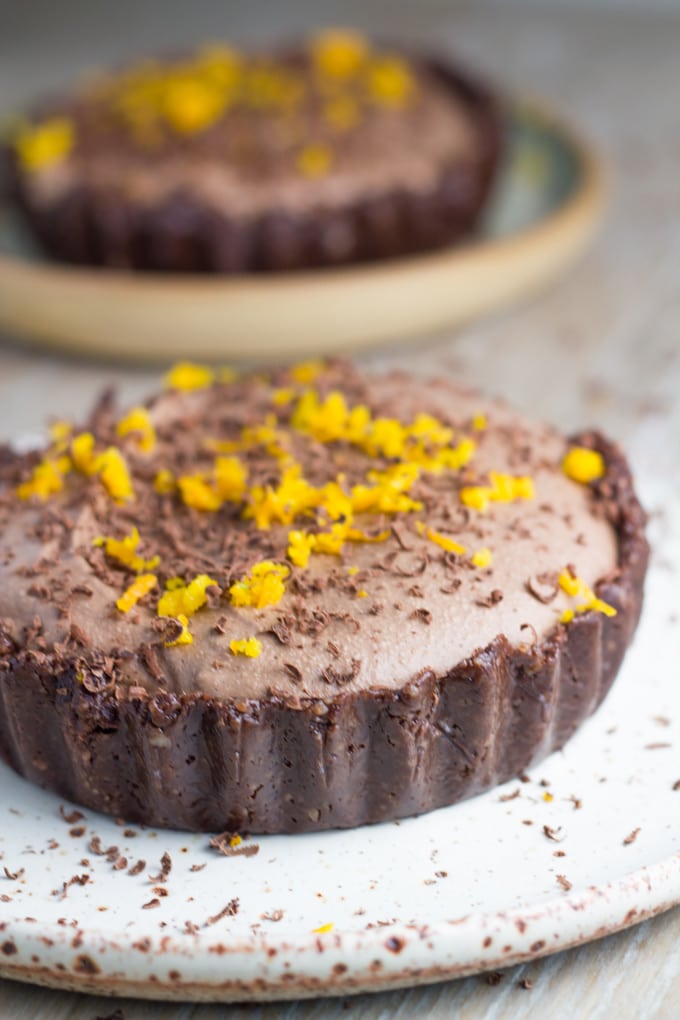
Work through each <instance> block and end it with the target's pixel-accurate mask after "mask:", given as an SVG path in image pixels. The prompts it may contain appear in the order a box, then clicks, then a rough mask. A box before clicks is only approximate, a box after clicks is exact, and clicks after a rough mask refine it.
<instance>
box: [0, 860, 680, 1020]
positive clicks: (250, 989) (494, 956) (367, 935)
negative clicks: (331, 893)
mask: <svg viewBox="0 0 680 1020" xmlns="http://www.w3.org/2000/svg"><path fill="white" fill-rule="evenodd" d="M641 887H645V888H646V890H647V894H648V895H651V899H648V901H647V902H646V903H645V904H644V905H641V903H640V889H641ZM652 894H654V895H652ZM677 906H680V851H678V852H676V853H674V854H671V856H670V857H666V858H663V859H662V860H660V861H657V862H656V863H654V864H651V865H643V866H642V867H639V868H637V869H634V870H632V871H630V872H628V873H626V874H625V875H623V876H621V877H619V878H618V879H616V880H614V881H612V882H606V883H604V884H602V885H597V886H589V887H586V888H585V889H581V890H580V891H577V892H575V893H573V894H564V895H563V896H561V897H560V896H553V897H552V898H550V899H548V900H545V901H543V902H541V903H540V904H539V905H538V906H537V907H534V908H531V907H529V908H527V907H526V906H519V907H515V908H512V909H511V910H507V911H491V912H482V913H477V914H468V915H465V916H463V917H462V918H452V919H448V920H445V921H438V922H436V923H435V924H433V925H427V924H426V925H415V924H404V923H403V922H400V923H396V924H394V923H392V924H389V925H381V926H380V927H376V928H372V929H369V930H367V929H357V930H351V929H350V930H344V931H337V932H335V931H334V932H332V933H327V934H315V933H314V932H310V933H306V934H305V935H299V936H295V935H293V936H288V937H280V936H277V934H276V932H275V931H273V932H271V933H269V932H267V933H266V934H258V935H251V936H249V937H247V938H242V937H241V938H237V939H231V940H230V941H229V942H227V941H214V942H212V941H211V942H210V943H206V945H205V946H202V947H200V950H199V952H198V953H197V955H198V956H199V957H203V958H206V959H207V958H209V957H211V956H212V957H213V959H217V960H219V962H220V972H219V973H218V974H217V975H216V978H215V980H208V981H206V980H203V979H202V980H199V981H192V980H190V979H188V978H187V979H186V980H185V979H183V978H182V979H177V980H176V981H168V980H167V979H166V980H165V982H163V981H161V980H159V979H157V978H156V979H152V978H150V977H149V978H141V979H131V978H129V977H126V978H123V979H122V980H121V979H120V977H118V976H117V973H116V972H115V971H114V970H113V968H109V969H108V971H107V969H106V968H105V967H103V968H102V970H101V972H100V974H98V975H94V974H92V973H88V972H84V973H80V974H79V973H78V972H77V971H74V970H70V971H69V970H68V969H64V970H63V971H61V970H48V969H47V968H46V967H38V966H37V965H33V966H31V965H28V964H26V963H16V964H14V963H12V962H11V959H7V958H5V959H3V958H0V978H6V979H9V980H16V981H28V982H30V983H33V984H38V985H42V986H44V987H49V988H55V989H63V990H72V991H80V992H86V993H94V994H109V995H114V996H116V997H119V996H131V997H136V998H139V999H144V1000H156V1001H193V1002H200V1001H204V1002H215V1003H219V1002H224V1003H226V1002H246V1001H252V1002H256V1001H261V1002H265V1001H272V1000H276V999H280V1000H284V999H298V998H310V997H323V996H331V995H353V994H362V993H367V992H371V993H373V992H382V991H389V990H390V989H397V988H403V987H414V986H417V985H422V984H428V983H434V982H437V981H446V980H452V979H455V978H462V977H467V976H469V975H471V974H476V973H480V972H484V971H489V970H494V969H497V968H499V967H502V968H505V967H509V966H514V965H517V964H520V963H526V962H528V961H531V960H535V959H540V958H541V957H544V956H549V955H552V954H553V953H557V952H563V951H565V950H567V949H571V948H575V947H577V946H580V945H584V944H586V943H588V942H591V941H595V940H597V939H599V938H603V937H605V936H607V935H611V934H614V933H615V932H618V931H622V930H625V929H627V928H630V927H634V926H635V925H637V924H640V923H642V922H643V921H646V920H648V919H650V918H652V917H655V916H657V915H659V914H662V913H664V912H666V911H668V910H671V909H673V908H674V907H677ZM565 919H567V920H570V921H571V923H570V924H567V925H565ZM584 921H585V924H584V923H583V922H584ZM556 925H559V926H560V931H559V932H555V931H553V930H552V929H553V928H554V927H555V926H556ZM484 932H487V933H489V932H493V933H494V934H493V936H491V938H490V939H489V940H488V941H489V944H488V946H487V945H486V944H485V943H486V940H485V942H484V943H483V942H481V941H479V942H478V945H479V947H480V949H479V952H478V955H477V956H476V957H475V956H473V954H472V953H470V952H468V953H467V954H466V959H464V960H463V961H462V962H460V961H459V962H455V960H454V961H453V962H449V963H446V962H441V961H442V958H443V957H444V956H445V955H447V954H451V953H453V954H454V955H455V954H456V948H457V946H460V944H461V943H463V942H465V940H466V939H470V940H472V939H473V938H477V939H479V936H481V935H482V934H483V933H484ZM72 933H73V929H71V928H65V927H59V926H57V925H56V924H55V925H52V926H49V925H48V926H43V925H41V926H40V935H37V932H36V929H34V928H33V927H32V925H31V923H29V922H28V921H27V920H19V919H17V920H15V921H14V922H13V923H12V922H7V923H6V924H5V925H4V927H2V928H0V937H1V938H2V940H3V942H6V941H7V940H11V941H14V939H15V938H16V939H18V940H20V941H23V940H26V941H28V943H29V944H30V943H31V941H36V940H37V941H40V942H41V943H42V942H43V941H44V937H45V936H48V937H49V938H50V939H51V938H52V937H53V936H54V939H53V944H54V945H55V946H59V945H60V944H61V945H62V946H63V948H64V949H66V948H67V946H68V945H69V942H70V941H71V940H72ZM26 936H27V938H26ZM31 936H34V939H33V940H31ZM414 936H415V938H414ZM447 936H448V937H447ZM409 937H411V939H412V940H413V945H414V946H415V951H414V952H411V953H410V954H407V955H408V958H409V959H410V962H409V963H405V965H404V966H401V967H400V966H398V965H397V964H396V962H395V965H394V966H392V967H389V966H384V963H385V961H386V962H387V963H388V964H389V963H390V962H392V961H397V960H398V959H399V957H398V955H396V953H395V951H394V949H388V951H387V953H386V952H385V947H386V945H387V944H388V943H389V942H390V941H391V940H394V939H397V940H399V941H400V942H403V944H404V947H405V948H407V947H408V939H409ZM81 938H82V941H80V940H79V945H78V948H80V949H82V951H83V952H84V953H86V954H87V953H88V952H89V953H92V954H93V955H95V951H94V949H93V946H94V945H95V944H96V942H97V941H98V940H101V941H102V942H106V941H107V939H109V940H110V939H111V938H112V937H111V936H107V935H106V934H105V933H103V932H102V931H101V930H95V929H92V928H89V929H88V931H87V933H86V935H85V937H82V936H81ZM181 938H182V939H186V938H187V936H181ZM227 938H228V937H227ZM350 939H352V940H356V942H355V943H354V944H353V945H352V947H351V949H348V948H347V947H346V946H345V945H344V943H345V942H346V941H349V940H350ZM134 940H135V935H134V932H132V933H128V932H125V933H118V934H116V936H115V944H116V948H117V949H118V948H122V950H123V951H124V952H126V953H128V954H129V953H130V952H131V951H132V950H135V949H139V947H138V946H135V945H134V944H133V942H134ZM138 940H139V936H138V937H137V941H138ZM508 940H514V942H515V945H512V942H509V941H508ZM146 941H148V942H150V948H147V949H146V950H144V955H145V956H146V958H147V959H158V960H162V955H161V957H157V956H156V955H155V953H154V949H155V948H156V947H157V946H159V945H160V943H161V942H162V943H163V948H162V951H161V954H162V953H167V954H168V959H166V960H165V961H162V966H164V967H166V969H167V967H172V964H173V962H175V961H177V960H179V961H180V965H181V960H182V959H183V956H184V953H185V951H186V947H187V943H186V941H185V942H184V943H182V942H181V941H180V938H178V937H173V936H168V935H161V936H153V937H150V938H148V939H147V940H146ZM433 941H436V943H437V952H436V959H437V960H439V961H440V962H438V963H435V962H434V960H430V961H429V965H428V960H427V951H428V950H431V946H432V942H433ZM427 943H429V945H427ZM442 943H445V945H442ZM493 943H495V944H496V945H497V946H498V947H501V946H502V947H503V948H502V949H500V948H495V947H494V949H493V950H491V945H492V944H493ZM154 944H156V945H154ZM410 948H411V949H413V946H412V947H410ZM272 950H274V951H275V952H276V953H281V954H284V955H287V957H288V958H290V959H294V960H295V961H296V963H297V964H298V968H299V971H300V973H295V971H293V972H292V973H291V975H290V976H291V978H292V979H291V980H285V979H284V978H283V973H284V972H283V971H282V972H281V973H280V974H279V975H278V978H277V976H274V978H273V980H269V979H267V978H263V977H262V976H261V975H260V976H255V971H256V970H259V969H260V967H259V965H258V961H261V958H262V955H263V954H267V956H272V955H274V954H273V953H272V952H271V951H272ZM141 955H142V951H141V950H140V957H141ZM352 955H359V956H360V957H361V958H362V960H364V961H365V960H366V959H367V958H368V957H372V959H373V961H375V959H376V958H377V959H381V961H382V964H383V965H382V966H381V968H380V969H379V970H377V969H372V968H370V967H369V968H368V969H367V968H366V967H365V966H364V967H363V971H362V965H361V964H360V965H359V966H358V967H353V966H352V965H351V963H350V964H349V965H348V966H346V968H345V970H344V971H343V972H342V973H337V974H335V973H334V974H333V976H329V977H323V976H321V977H318V976H316V975H315V974H314V973H313V971H314V969H315V968H314V967H313V966H311V967H310V966H309V963H310V962H311V963H312V964H313V962H314V961H317V962H318V961H319V960H320V959H323V958H324V957H326V958H327V962H328V964H329V965H330V963H332V962H333V961H336V962H337V961H338V960H347V958H348V956H352ZM390 957H391V959H390ZM249 959H250V960H251V961H253V962H254V964H255V966H254V967H253V968H252V971H253V974H252V975H248V976H246V977H239V974H242V973H243V972H242V970H240V969H239V970H237V969H236V967H235V965H238V964H242V963H243V962H244V961H248V960H249ZM230 968H231V969H230ZM369 972H370V976H369ZM112 985H114V986H115V988H114V989H113V990H112Z"/></svg>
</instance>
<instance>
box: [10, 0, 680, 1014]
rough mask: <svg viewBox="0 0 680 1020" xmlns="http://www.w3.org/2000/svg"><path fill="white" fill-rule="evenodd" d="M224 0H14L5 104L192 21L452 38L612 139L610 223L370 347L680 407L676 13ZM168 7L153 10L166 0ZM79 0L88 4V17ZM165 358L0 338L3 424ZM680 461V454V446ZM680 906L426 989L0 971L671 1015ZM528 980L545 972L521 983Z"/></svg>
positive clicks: (626, 428)
mask: <svg viewBox="0 0 680 1020" xmlns="http://www.w3.org/2000/svg"><path fill="white" fill-rule="evenodd" d="M236 6H238V8H239V14H242V9H243V5H240V4H239V5H234V6H233V7H232V8H228V7H227V8H226V9H223V8H222V6H221V5H214V4H212V3H210V2H209V0H194V2H192V4H180V3H179V2H178V0H172V2H169V3H166V4H164V5H163V12H164V17H163V19H159V18H157V17H156V18H154V17H152V16H151V10H150V9H149V8H147V10H138V7H139V5H138V4H137V3H136V0H119V2H118V3H117V4H115V5H113V4H111V5H104V4H101V5H84V4H82V3H81V4H78V3H76V2H75V0H66V2H64V3H62V4H59V5H48V4H46V3H40V4H38V3H33V4H25V5H13V8H12V12H11V15H10V16H8V12H3V13H2V15H0V17H4V19H5V26H4V28H3V30H2V31H0V106H2V107H4V108H5V109H7V108H9V106H10V105H11V104H12V103H14V102H20V101H21V100H22V98H23V97H25V96H27V95H29V94H31V93H35V92H37V91H40V89H41V88H43V87H45V86H47V85H52V84H54V83H57V82H59V81H62V80H65V79H66V78H68V77H69V76H70V75H71V74H72V73H73V71H74V70H77V69H79V68H82V67H85V66H87V65H88V64H92V63H96V62H97V61H98V60H102V59H110V58H112V57H118V56H120V55H122V54H123V53H124V52H125V51H126V50H127V48H128V47H129V46H130V45H131V42H130V40H131V39H132V38H133V36H134V48H136V49H137V50H140V49H144V48H147V47H152V46H154V45H157V44H167V43H173V42H177V41H178V40H181V39H182V38H185V37H186V38H189V37H191V38H193V37H196V36H198V37H201V36H203V37H205V36H207V35H210V34H214V33H216V32H218V31H221V32H227V33H228V32H230V31H232V32H235V34H237V35H238V36H240V37H245V36H249V37H251V38H260V37H264V36H266V35H268V34H272V33H273V32H275V31H277V30H280V28H281V27H282V22H283V19H284V18H287V19H288V24H290V26H291V30H292V31H295V30H297V29H299V28H300V27H302V26H304V25H307V24H309V23H311V22H313V21H317V22H329V21H331V22H333V21H335V22H337V21H339V20H340V21H344V22H348V21H349V22H355V23H357V24H359V25H362V26H365V27H368V28H374V29H375V28H384V24H385V23H388V25H389V28H390V31H391V33H392V34H393V35H400V34H410V35H411V36H412V37H413V38H417V39H421V40H425V39H432V40H435V41H436V42H437V43H438V45H440V46H442V47H446V46H451V47H455V48H456V49H457V50H458V51H459V52H461V53H462V54H463V55H465V56H467V57H468V58H469V59H470V60H471V61H473V62H475V63H477V64H479V65H480V66H482V67H486V68H487V69H489V70H492V71H493V73H494V74H495V75H496V77H497V78H498V79H500V80H502V81H505V82H507V83H508V85H509V86H511V87H513V88H515V89H518V90H525V91H526V90H528V91H530V92H533V93H537V94H542V95H544V96H546V98H548V99H550V100H551V101H553V102H554V103H556V104H557V105H558V106H559V107H561V108H562V109H563V110H564V111H565V112H567V113H570V114H571V115H572V116H573V117H574V119H575V120H577V121H578V122H580V123H581V124H582V125H583V127H584V128H585V129H586V130H587V131H588V132H589V133H590V135H591V136H592V137H593V138H594V139H596V140H597V141H598V143H599V145H600V147H601V148H602V149H603V150H604V152H605V154H606V156H607V159H608V161H609V163H610V167H611V178H612V200H611V208H610V212H609V217H608V220H607V224H606V227H605V229H604V231H603V233H602V235H601V236H600V238H599V240H598V241H597V243H596V244H595V246H594V247H593V249H592V251H591V252H590V253H589V255H588V256H587V258H586V259H585V260H584V261H583V263H582V264H581V265H580V266H579V267H577V268H576V269H574V270H573V271H572V272H571V273H570V274H569V275H568V277H567V278H566V279H564V280H563V281H561V282H560V283H559V284H557V285H555V286H554V287H552V288H551V289H550V290H549V291H547V292H546V293H545V294H544V295H542V296H541V297H540V298H537V299H535V300H533V301H532V302H531V303H527V304H525V305H523V306H522V307H520V308H518V309H516V310H514V311H512V312H510V313H508V314H506V315H504V316H503V317H502V318H496V319H493V320H490V321H485V322H481V323H478V324H476V325H474V326H473V327H470V328H469V329H467V330H465V331H464V332H462V333H461V334H460V335H458V336H456V337H455V338H454V337H451V336H444V337H435V338H430V339H428V340H426V341H423V342H420V343H418V344H413V345H410V346H403V347H401V348H399V349H398V350H396V351H388V352H383V353H380V354H376V355H374V356H372V357H371V358H366V359H365V360H366V362H367V363H368V362H370V363H373V364H377V363H380V364H382V365H398V366H400V367H404V368H406V369H409V370H412V371H414V372H428V373H462V374H463V375H464V376H465V377H466V378H467V379H468V380H469V381H470V382H472V383H475V384H478V385H482V386H485V387H486V388H488V389H491V390H492V391H495V392H500V393H502V394H503V395H504V396H506V397H507V398H509V399H510V400H512V401H513V402H515V403H516V404H518V405H519V406H522V407H524V408H526V409H527V410H531V411H532V412H533V413H535V414H536V415H539V416H543V417H545V418H547V419H550V420H552V421H554V422H555V423H556V424H557V425H559V426H561V427H563V428H566V429H570V428H575V427H577V426H582V425H584V424H586V423H592V424H595V425H603V426H605V427H606V428H607V430H608V431H609V432H610V433H612V434H614V435H615V436H617V437H618V438H619V439H620V440H622V441H623V442H624V443H625V442H626V440H627V439H628V438H629V437H631V436H632V435H633V434H639V432H640V430H641V429H644V426H645V422H646V421H647V420H650V419H651V418H653V417H654V416H655V415H659V414H671V413H677V411H675V412H674V408H675V407H676V405H677V403H678V401H677V392H678V387H679V384H680V344H678V336H679V335H680V291H679V289H678V282H677V269H678V266H679V265H680V229H679V227H678V211H679V203H680V197H679V196H680V192H679V191H678V171H677V168H678V166H679V165H680V103H678V96H677V93H678V61H677V53H678V49H679V45H678V44H679V43H680V16H671V15H661V14H656V15H653V16H652V15H649V16H647V15H645V16H641V15H636V14H634V13H620V14H616V15H612V14H606V13H600V12H590V13H588V12H587V11H584V10H583V9H579V10H573V9H570V10H566V9H562V10H559V11H557V10H554V9H553V10H549V9H546V8H545V7H544V8H539V7H534V8H533V9H532V11H531V13H529V12H528V11H527V10H526V9H523V10H522V11H521V13H519V12H518V10H517V8H516V7H515V5H513V6H512V9H510V5H508V4H504V5H500V6H499V7H498V8H497V9H493V6H492V5H489V4H476V5H472V4H470V5H467V6H455V5H452V4H450V3H448V4H447V3H443V2H441V0H424V2H419V3H418V4H406V3H404V4H403V5H401V6H400V7H396V5H393V4H387V3H384V2H383V3H381V2H374V3H372V4H366V3H359V2H357V0H351V2H345V3H343V4H339V3H335V4H333V3H317V4H311V3H310V2H305V3H299V4H297V5H295V8H294V10H293V11H292V12H291V11H290V6H289V5H288V4H281V3H277V4H270V3H263V4H260V5H251V7H250V10H249V14H248V21H247V23H245V24H244V23H243V21H242V20H239V18H238V15H237V14H236V10H235V8H236ZM157 10H158V9H157V8H156V12H157ZM69 11H70V12H76V11H79V12H80V14H81V20H80V22H79V24H78V30H77V31H74V29H73V23H72V22H71V23H69ZM155 377H156V373H155V372H152V371H145V370H142V369H137V370H129V369H125V368H116V367H112V366H110V365H109V366H95V365H92V364H87V363H85V362H76V361H72V360H67V359H60V358H58V357H55V356H53V355H45V354H41V353H36V352H29V351H27V350H26V349H24V348H23V347H22V346H21V345H19V344H18V343H16V344H12V342H11V341H10V340H9V339H7V340H6V341H4V342H0V439H2V438H8V437H10V436H12V435H17V434H21V433H26V432H31V431H35V430H37V429H39V428H40V427H41V425H42V423H43V422H44V420H45V416H46V415H50V414H53V415H64V414H65V413H66V414H68V415H69V416H77V415H78V414H79V413H81V412H83V411H84V410H85V408H86V407H87V406H88V404H89V403H90V402H91V401H92V399H93V396H94V394H95V392H96V391H97V389H99V388H100V387H101V386H102V385H104V384H106V383H111V382H113V383H116V384H118V385H120V387H121V389H122V391H123V394H124V396H125V397H126V398H136V397H137V396H139V395H141V394H142V393H143V392H144V391H145V390H147V389H149V388H150V387H151V385H152V384H153V381H154V379H155ZM668 465H669V469H671V470H677V467H678V454H677V451H674V450H669V451H668ZM679 942H680V910H677V909H676V910H674V911H671V912H669V913H668V914H666V915H663V916H661V917H659V918H656V919H655V920H653V921H650V922H645V923H644V924H641V925H639V926H638V927H637V928H635V929H632V930H630V931H628V932H625V933H620V934H617V935H613V936H610V937H608V938H606V939H603V940H601V941H599V942H594V943H591V944H589V945H586V946H583V947H580V948H578V949H575V950H571V951H569V952H566V953H562V954H559V955H556V956H554V957H551V958H548V959H545V960H542V961H536V962H534V963H531V964H528V965H524V966H522V967H516V968H512V969H510V970H508V971H507V972H505V973H504V976H503V979H502V980H501V982H500V983H499V984H497V985H495V986H490V985H489V984H487V983H486V980H485V979H484V978H481V977H472V978H468V979H465V980H462V981H457V982H448V983H445V984H441V985H435V986H431V987H428V988H420V989H411V990H406V991H397V992H390V993H384V994H380V995H375V996H368V995H364V996H359V997H357V998H354V999H330V1000H319V1001H312V1002H307V1003H290V1004H283V1003H282V1004H274V1005H262V1006H257V1005H256V1006H192V1005H163V1004H159V1005H152V1004H149V1003H140V1002H137V1003H135V1002H132V1001H121V1002H120V1003H116V1002H115V1001H114V1000H111V999H99V998H89V997H86V996H80V995H75V994H68V993H56V992H52V991H49V990H44V989H37V988H32V987H30V986H28V985H17V984H13V983H11V982H6V981H5V982H0V1016H1V1017H3V1018H4V1017H8V1018H16V1020H24V1018H25V1020H67V1018H68V1020H94V1018H95V1017H97V1016H101V1017H106V1016H107V1015H110V1014H111V1013H112V1012H113V1011H114V1010H115V1009H116V1008H117V1007H120V1008H121V1009H122V1011H123V1015H124V1017H125V1020H141V1018H144V1020H147V1018H148V1020H161V1018H162V1020H216V1018H218V1017H225V1018H226V1017H228V1018H229V1020H241V1018H243V1020H246V1018H247V1020H274V1018H277V1020H278V1018H282V1020H303V1018H304V1020H309V1018H321V1017H323V1018H324V1020H334V1018H340V1017H345V1016H351V1017H357V1018H366V1020H369V1018H370V1020H387V1018H403V1020H406V1018H409V1020H410V1018H412V1017H431V1018H439V1017H441V1018H444V1017H446V1018H448V1017H452V1016H456V1017H457V1018H461V1020H467V1018H484V1020H505V1018H513V1020H517V1018H522V1017H529V1016H531V1017H535V1016H540V1017H541V1018H542V1020H552V1018H555V1020H562V1018H564V1017H576V1018H580V1017H587V1018H589V1020H601V1018H607V1017H612V1016H615V1017H617V1018H620V1020H626V1018H628V1017H631V1018H632V1017H635V1018H636V1020H637V1018H640V1020H645V1018H653V1020H657V1018H659V1020H664V1018H668V1020H674V1018H676V1017H677V1016H678V1015H679V1009H680V1007H679V1006H678V1003H680V954H678V953H677V945H678V943H679ZM525 977H528V978H529V979H530V980H531V981H533V988H532V989H531V990H525V989H524V988H522V987H520V986H519V982H520V981H521V980H522V979H523V978H525Z"/></svg>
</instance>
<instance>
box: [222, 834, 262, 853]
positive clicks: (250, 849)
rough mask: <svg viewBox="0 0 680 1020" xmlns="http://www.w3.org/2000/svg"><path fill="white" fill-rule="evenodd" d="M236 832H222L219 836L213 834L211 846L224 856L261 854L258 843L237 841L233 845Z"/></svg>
mask: <svg viewBox="0 0 680 1020" xmlns="http://www.w3.org/2000/svg"><path fill="white" fill-rule="evenodd" d="M234 836H235V833H233V832H222V833H220V835H219V836H213V837H212V839H211V840H210V843H209V846H210V847H211V849H213V850H217V851H219V853H221V854H222V855H223V856H224V857H254V856H255V855H256V854H259V852H260V847H259V845H258V844H257V843H244V842H240V843H235V844H234V845H232V841H233V840H234Z"/></svg>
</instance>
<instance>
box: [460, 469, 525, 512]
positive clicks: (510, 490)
mask: <svg viewBox="0 0 680 1020" xmlns="http://www.w3.org/2000/svg"><path fill="white" fill-rule="evenodd" d="M489 480H490V481H491V485H466V486H464V487H463V488H462V489H461V490H460V501H461V503H463V505H464V506H467V507H470V509H472V510H479V511H480V513H484V512H485V510H487V509H488V507H489V504H490V503H513V502H514V501H515V500H517V499H533V498H534V496H535V495H536V491H535V487H534V480H533V478H530V477H529V476H526V475H523V476H514V475H508V474H503V473H501V472H498V471H490V472H489Z"/></svg>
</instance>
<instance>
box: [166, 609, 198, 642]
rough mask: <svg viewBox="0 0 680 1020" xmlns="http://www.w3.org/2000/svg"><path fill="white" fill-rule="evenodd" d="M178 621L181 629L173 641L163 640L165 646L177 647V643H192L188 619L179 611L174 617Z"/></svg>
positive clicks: (192, 637)
mask: <svg viewBox="0 0 680 1020" xmlns="http://www.w3.org/2000/svg"><path fill="white" fill-rule="evenodd" d="M176 619H177V620H178V622H179V623H180V624H181V625H182V629H181V631H180V632H179V634H178V635H177V637H176V638H175V640H174V641H165V642H164V645H165V647H166V648H177V647H178V646H179V645H193V643H194V635H193V634H192V633H191V631H190V630H189V621H188V619H187V617H186V616H185V614H184V613H179V614H178V616H177V617H176Z"/></svg>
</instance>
